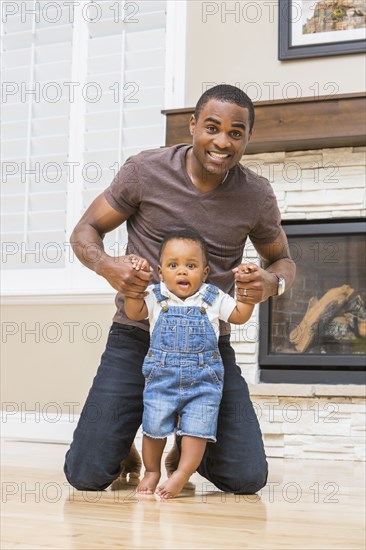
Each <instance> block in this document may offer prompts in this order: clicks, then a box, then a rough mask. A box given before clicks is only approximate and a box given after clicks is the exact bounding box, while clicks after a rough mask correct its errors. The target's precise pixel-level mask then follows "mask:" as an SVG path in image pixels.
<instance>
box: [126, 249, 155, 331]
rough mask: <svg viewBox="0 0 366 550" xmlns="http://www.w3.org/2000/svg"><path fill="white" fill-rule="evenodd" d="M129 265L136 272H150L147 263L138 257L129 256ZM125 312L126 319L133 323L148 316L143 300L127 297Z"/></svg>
mask: <svg viewBox="0 0 366 550" xmlns="http://www.w3.org/2000/svg"><path fill="white" fill-rule="evenodd" d="M131 263H132V267H133V269H136V271H140V270H141V271H152V268H151V267H150V264H149V262H148V261H147V260H145V258H141V257H140V256H135V255H131ZM125 312H126V315H127V317H129V318H130V319H133V320H134V321H142V320H143V319H146V318H147V317H148V315H149V312H148V309H147V306H146V304H145V300H144V299H143V298H130V297H128V296H125Z"/></svg>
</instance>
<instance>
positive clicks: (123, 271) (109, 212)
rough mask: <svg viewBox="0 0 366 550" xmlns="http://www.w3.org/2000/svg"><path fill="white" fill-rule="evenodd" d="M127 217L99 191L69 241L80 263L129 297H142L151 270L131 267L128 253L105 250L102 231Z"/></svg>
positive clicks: (107, 230) (119, 223)
mask: <svg viewBox="0 0 366 550" xmlns="http://www.w3.org/2000/svg"><path fill="white" fill-rule="evenodd" d="M126 220H127V217H126V216H124V215H123V214H121V213H119V212H117V210H115V209H114V208H112V207H111V206H110V204H109V203H108V202H107V200H106V198H105V197H104V195H103V194H101V195H99V196H98V197H97V198H96V199H95V200H94V202H93V203H92V204H91V205H90V206H89V208H88V209H87V210H86V212H85V214H84V215H83V216H82V218H81V219H80V221H79V222H78V223H77V225H76V227H75V229H74V231H73V232H72V235H71V237H70V242H71V246H72V248H73V250H74V252H75V254H76V256H77V257H78V259H79V260H80V261H81V263H82V264H84V265H85V266H86V267H88V268H89V269H92V270H93V271H95V273H97V274H98V275H101V276H102V277H104V278H105V279H106V280H107V281H108V283H109V284H110V285H111V286H112V287H113V288H114V289H116V290H117V291H118V292H122V293H123V294H124V295H125V296H130V297H131V298H143V297H144V295H145V289H146V287H147V285H148V284H149V281H150V279H151V273H149V272H147V271H136V270H135V269H133V267H132V263H131V257H130V256H116V257H112V256H109V255H108V254H107V253H106V252H105V250H104V245H103V239H104V236H105V234H106V233H109V232H110V231H113V229H115V228H116V227H118V226H119V225H121V224H122V223H124V222H125V221H126Z"/></svg>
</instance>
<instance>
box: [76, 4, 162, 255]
mask: <svg viewBox="0 0 366 550" xmlns="http://www.w3.org/2000/svg"><path fill="white" fill-rule="evenodd" d="M98 8H99V9H98V10H97V9H94V10H92V9H91V10H90V17H92V14H93V11H94V17H95V19H96V20H98V21H97V22H92V21H90V22H89V23H88V34H89V39H88V58H87V83H88V84H87V87H86V88H87V89H88V90H90V94H89V98H90V99H89V98H88V100H87V101H86V113H85V152H84V159H83V163H84V166H85V167H88V169H86V170H85V174H84V180H83V181H84V188H83V192H82V194H83V204H82V207H83V209H85V208H86V206H87V205H88V204H90V202H91V201H92V200H93V199H94V198H95V197H96V196H97V195H98V194H99V193H101V192H102V190H103V189H105V188H106V187H107V186H108V185H109V184H110V182H111V181H112V179H113V177H114V176H115V174H116V173H117V171H118V169H119V167H120V166H121V165H122V164H123V163H124V162H125V160H126V159H127V158H128V157H129V156H131V155H134V154H136V153H138V152H140V151H142V150H143V149H150V148H155V147H159V146H161V145H163V143H164V117H163V116H162V115H161V113H160V111H161V109H162V108H163V105H164V84H165V42H166V38H165V35H166V32H165V21H166V13H165V9H166V2H165V1H163V2H161V1H160V2H151V1H145V2H137V3H135V2H121V3H120V4H119V6H118V10H117V6H116V3H115V2H102V3H99V6H98ZM93 94H94V95H93ZM97 95H99V96H100V100H98V101H95V102H94V101H93V97H97ZM93 163H95V165H94V166H93ZM126 240H127V236H126V231H125V228H124V227H121V228H120V229H119V230H118V231H116V232H113V233H111V234H109V235H107V236H106V239H105V247H106V249H107V251H108V252H109V253H110V254H113V253H114V254H117V255H120V254H123V253H124V249H125V245H126Z"/></svg>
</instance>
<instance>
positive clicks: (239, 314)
mask: <svg viewBox="0 0 366 550" xmlns="http://www.w3.org/2000/svg"><path fill="white" fill-rule="evenodd" d="M253 309H254V306H252V305H250V304H243V302H236V306H235V309H234V310H233V312H232V314H231V315H230V317H229V319H228V321H229V323H233V324H234V325H243V324H244V323H246V322H247V321H249V319H250V316H251V314H252V313H253Z"/></svg>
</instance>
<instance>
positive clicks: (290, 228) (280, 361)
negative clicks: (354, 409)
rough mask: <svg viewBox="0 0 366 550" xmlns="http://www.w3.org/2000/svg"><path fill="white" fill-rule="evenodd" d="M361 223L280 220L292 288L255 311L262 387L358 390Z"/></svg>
mask: <svg viewBox="0 0 366 550" xmlns="http://www.w3.org/2000/svg"><path fill="white" fill-rule="evenodd" d="M365 225H366V224H365V221H364V220H362V219H355V218H353V219H352V220H350V219H348V220H334V219H333V220H330V221H327V220H322V221H316V222H314V221H311V222H308V223H307V222H304V221H299V222H297V221H294V222H290V221H284V222H283V227H284V230H285V232H286V234H287V237H288V240H289V246H290V251H291V255H292V257H293V259H294V260H295V262H296V266H297V275H296V280H295V282H294V285H293V287H292V288H291V289H290V290H289V291H288V292H286V293H285V294H284V295H282V296H279V297H275V298H271V299H270V300H269V301H267V302H265V303H263V304H261V306H260V313H259V319H260V342H259V365H260V380H261V381H262V382H282V383H284V382H288V383H324V384H332V383H333V384H340V383H341V384H342V383H343V384H351V383H353V384H355V383H359V384H363V383H365V364H366V355H365V354H366V288H365V274H366V269H365V268H366V254H365V248H366V244H365Z"/></svg>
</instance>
